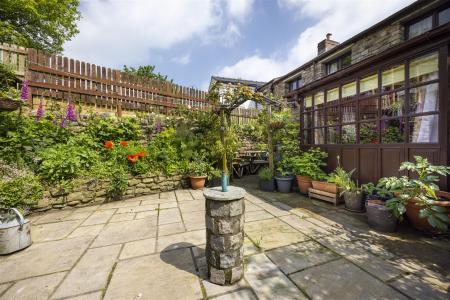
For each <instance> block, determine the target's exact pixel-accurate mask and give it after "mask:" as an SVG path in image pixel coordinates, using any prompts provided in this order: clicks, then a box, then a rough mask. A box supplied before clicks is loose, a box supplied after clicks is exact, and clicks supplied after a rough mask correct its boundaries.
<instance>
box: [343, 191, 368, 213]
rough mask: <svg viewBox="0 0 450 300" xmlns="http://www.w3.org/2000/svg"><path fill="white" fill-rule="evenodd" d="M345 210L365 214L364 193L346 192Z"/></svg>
mask: <svg viewBox="0 0 450 300" xmlns="http://www.w3.org/2000/svg"><path fill="white" fill-rule="evenodd" d="M344 201H345V208H346V209H347V210H349V211H353V212H363V211H364V201H363V193H361V191H357V192H350V191H346V192H344Z"/></svg>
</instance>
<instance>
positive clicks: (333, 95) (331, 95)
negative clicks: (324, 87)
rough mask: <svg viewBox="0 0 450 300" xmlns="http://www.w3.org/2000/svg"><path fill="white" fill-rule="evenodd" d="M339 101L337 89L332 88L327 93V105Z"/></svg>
mask: <svg viewBox="0 0 450 300" xmlns="http://www.w3.org/2000/svg"><path fill="white" fill-rule="evenodd" d="M338 99H339V88H334V89H332V90H328V91H327V103H330V102H333V101H336V100H338Z"/></svg>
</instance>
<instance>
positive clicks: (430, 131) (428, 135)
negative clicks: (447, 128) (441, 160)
mask: <svg viewBox="0 0 450 300" xmlns="http://www.w3.org/2000/svg"><path fill="white" fill-rule="evenodd" d="M438 126H439V116H438V115H436V114H435V115H427V116H419V117H413V118H410V119H409V142H410V143H437V142H438V131H439V130H438V128H439V127H438Z"/></svg>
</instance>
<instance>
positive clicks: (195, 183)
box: [189, 176, 207, 190]
mask: <svg viewBox="0 0 450 300" xmlns="http://www.w3.org/2000/svg"><path fill="white" fill-rule="evenodd" d="M206 177H207V176H189V178H190V179H191V187H192V188H193V189H194V190H201V189H203V188H204V187H205V182H206Z"/></svg>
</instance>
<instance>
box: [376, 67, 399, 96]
mask: <svg viewBox="0 0 450 300" xmlns="http://www.w3.org/2000/svg"><path fill="white" fill-rule="evenodd" d="M404 83H405V66H404V65H401V66H395V67H392V68H390V69H389V70H385V71H383V72H382V73H381V86H382V90H383V92H387V91H391V90H394V89H398V88H401V87H403V86H404Z"/></svg>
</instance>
